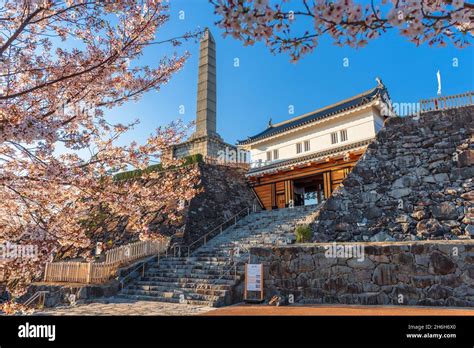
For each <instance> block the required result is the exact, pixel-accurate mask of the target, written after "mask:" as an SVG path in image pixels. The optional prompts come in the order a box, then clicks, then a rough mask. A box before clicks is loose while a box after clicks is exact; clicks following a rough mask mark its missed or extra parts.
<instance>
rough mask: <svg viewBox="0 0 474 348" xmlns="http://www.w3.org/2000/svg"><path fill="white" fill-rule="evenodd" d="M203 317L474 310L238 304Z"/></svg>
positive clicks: (458, 312) (420, 313) (459, 313)
mask: <svg viewBox="0 0 474 348" xmlns="http://www.w3.org/2000/svg"><path fill="white" fill-rule="evenodd" d="M201 315H212V316H217V315H219V316H220V315H225V316H234V315H344V316H346V315H356V316H361V315H380V316H386V315H403V316H405V315H408V316H423V315H448V316H449V315H455V316H465V315H472V316H474V308H460V309H457V308H456V309H455V308H446V307H396V306H349V305H345V306H342V305H331V306H328V305H307V306H301V305H292V306H282V307H275V306H267V305H246V304H237V305H233V306H229V307H223V308H218V309H216V310H215V311H212V312H207V313H203V314H201Z"/></svg>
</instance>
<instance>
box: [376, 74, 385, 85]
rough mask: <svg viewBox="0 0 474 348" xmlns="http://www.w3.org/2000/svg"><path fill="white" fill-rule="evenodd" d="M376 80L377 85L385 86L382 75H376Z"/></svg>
mask: <svg viewBox="0 0 474 348" xmlns="http://www.w3.org/2000/svg"><path fill="white" fill-rule="evenodd" d="M375 81H377V87H379V88H385V85H384V84H383V82H382V79H381V78H380V77H378V76H377V77H375Z"/></svg>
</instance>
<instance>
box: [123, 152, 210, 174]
mask: <svg viewBox="0 0 474 348" xmlns="http://www.w3.org/2000/svg"><path fill="white" fill-rule="evenodd" d="M202 161H203V157H202V155H201V154H200V153H198V154H196V155H191V156H186V157H184V163H183V166H187V165H190V164H193V163H200V162H202ZM170 168H173V167H170ZM162 170H163V165H161V164H160V163H159V164H153V165H151V166H148V167H146V168H145V169H144V170H141V169H135V170H130V171H128V172H122V173H118V174H115V175H114V180H115V181H120V180H128V179H133V178H137V177H140V176H141V175H142V173H151V172H161V171H162Z"/></svg>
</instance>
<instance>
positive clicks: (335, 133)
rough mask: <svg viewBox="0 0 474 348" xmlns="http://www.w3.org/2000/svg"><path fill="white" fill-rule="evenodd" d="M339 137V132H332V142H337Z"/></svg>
mask: <svg viewBox="0 0 474 348" xmlns="http://www.w3.org/2000/svg"><path fill="white" fill-rule="evenodd" d="M337 143H338V139H337V132H334V133H331V144H337Z"/></svg>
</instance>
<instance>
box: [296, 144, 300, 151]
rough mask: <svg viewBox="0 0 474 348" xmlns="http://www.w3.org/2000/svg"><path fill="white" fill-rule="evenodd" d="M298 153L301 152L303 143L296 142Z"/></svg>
mask: <svg viewBox="0 0 474 348" xmlns="http://www.w3.org/2000/svg"><path fill="white" fill-rule="evenodd" d="M296 153H301V143H297V144H296Z"/></svg>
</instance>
